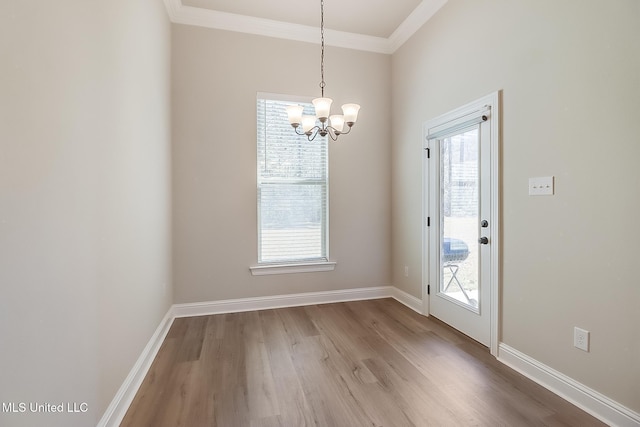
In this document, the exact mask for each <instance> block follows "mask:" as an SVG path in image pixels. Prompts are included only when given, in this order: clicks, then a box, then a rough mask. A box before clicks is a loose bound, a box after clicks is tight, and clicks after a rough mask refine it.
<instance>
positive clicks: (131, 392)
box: [97, 307, 174, 427]
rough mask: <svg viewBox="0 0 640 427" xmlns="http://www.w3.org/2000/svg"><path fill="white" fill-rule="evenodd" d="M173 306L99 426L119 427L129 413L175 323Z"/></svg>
mask: <svg viewBox="0 0 640 427" xmlns="http://www.w3.org/2000/svg"><path fill="white" fill-rule="evenodd" d="M172 308H173V307H170V308H169V311H167V314H165V316H164V318H163V319H162V320H161V321H160V325H158V328H157V329H156V331H155V332H154V333H153V336H152V337H151V339H150V340H149V342H148V343H147V346H146V347H145V348H144V350H142V354H140V357H138V360H137V361H136V363H135V365H133V368H132V369H131V371H130V372H129V375H127V378H125V380H124V382H123V383H122V386H120V389H119V390H118V392H117V393H116V395H115V397H114V398H113V400H112V401H111V404H110V405H109V407H108V408H107V410H106V411H105V413H104V415H103V416H102V418H101V419H100V421H99V422H98V426H97V427H117V426H119V425H120V423H121V422H122V419H123V418H124V416H125V414H126V413H127V409H129V405H131V402H132V401H133V398H134V397H135V395H136V393H137V392H138V389H139V388H140V386H141V385H142V381H143V380H144V377H145V376H146V375H147V372H148V371H149V368H150V367H151V364H152V363H153V360H154V359H155V357H156V355H157V354H158V351H159V350H160V346H162V343H163V341H164V339H165V337H166V336H167V333H168V332H169V328H170V327H171V324H172V323H173V319H174V316H173V311H172Z"/></svg>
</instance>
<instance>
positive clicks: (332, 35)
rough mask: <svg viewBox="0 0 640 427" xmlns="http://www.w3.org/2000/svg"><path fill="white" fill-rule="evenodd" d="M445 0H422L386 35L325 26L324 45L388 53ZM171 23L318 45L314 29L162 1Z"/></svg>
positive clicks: (406, 38) (173, 1) (167, 0)
mask: <svg viewBox="0 0 640 427" xmlns="http://www.w3.org/2000/svg"><path fill="white" fill-rule="evenodd" d="M446 2H447V0H428V1H427V0H423V1H422V2H421V3H420V4H419V5H418V7H416V9H415V10H414V11H413V12H411V14H410V15H409V16H408V17H407V19H405V21H404V22H403V23H402V24H400V26H399V27H398V28H397V29H396V30H395V31H394V32H393V34H392V35H391V36H390V37H389V38H384V37H374V36H368V35H365V34H357V33H350V32H345V31H337V30H331V29H325V44H326V45H328V46H335V47H343V48H347V49H356V50H363V51H368V52H376V53H384V54H392V53H393V52H395V51H396V49H398V48H399V47H400V46H402V44H403V43H404V42H406V41H407V40H408V39H409V38H410V37H411V36H412V35H413V34H414V33H415V32H416V31H417V30H418V29H419V28H420V27H422V25H424V23H426V22H427V21H428V20H429V19H430V18H431V17H432V16H433V15H434V14H435V13H436V12H437V11H438V9H440V8H441V7H442V5H444V4H445V3H446ZM164 4H165V7H166V9H167V13H168V15H169V19H170V20H171V22H173V23H176V24H185V25H196V26H199V27H206V28H214V29H218V30H226V31H235V32H240V33H248V34H255V35H260V36H267V37H276V38H281V39H287V40H295V41H301V42H306V43H314V44H319V40H318V28H316V27H311V26H308V25H299V24H292V23H289V22H282V21H275V20H271V19H263V18H256V17H252V16H245V15H238V14H235V13H228V12H220V11H217V10H210V9H203V8H198V7H192V6H185V5H183V4H182V0H164Z"/></svg>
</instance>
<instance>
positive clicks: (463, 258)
mask: <svg viewBox="0 0 640 427" xmlns="http://www.w3.org/2000/svg"><path fill="white" fill-rule="evenodd" d="M492 101H493V98H491V99H482V100H479V101H477V102H476V103H473V104H469V105H467V106H465V107H463V108H461V109H458V110H456V111H453V112H451V113H449V114H447V115H444V116H442V117H439V118H437V119H434V120H431V121H429V122H427V123H426V124H425V144H424V148H425V151H426V156H425V165H424V169H425V174H424V178H425V183H424V191H425V197H424V198H425V202H426V203H425V214H426V216H427V218H426V227H425V232H424V240H425V261H424V264H425V273H426V274H424V277H425V279H426V283H425V285H426V290H427V294H428V295H427V298H426V299H427V300H428V303H427V305H428V307H427V310H428V313H429V314H430V315H432V316H434V317H437V318H438V319H440V320H442V321H444V322H445V323H448V324H449V325H451V326H453V327H454V328H456V329H458V330H460V331H461V332H463V333H465V334H466V335H468V336H470V337H471V338H473V339H475V340H476V341H478V342H480V343H482V344H484V345H486V346H487V347H492V349H493V345H492V338H493V337H494V336H495V335H497V317H496V316H494V313H495V312H496V309H497V307H494V306H493V305H494V301H495V300H496V298H495V296H496V295H495V293H497V277H494V275H496V274H497V271H498V270H497V253H495V254H494V251H493V250H492V249H493V248H492V246H493V245H496V248H497V230H498V224H497V206H498V205H497V203H495V202H496V201H495V200H494V198H497V194H498V192H497V179H496V176H494V174H497V170H496V169H497V168H496V167H495V166H496V165H497V152H496V153H494V152H493V151H497V149H496V147H497V145H496V144H495V141H494V140H493V138H492V130H493V131H494V132H496V133H497V127H496V128H495V129H492V128H493V126H492V121H493V120H495V119H496V117H494V116H495V115H496V110H497V97H496V102H495V104H496V105H495V107H493V105H492V104H493V102H492ZM495 137H497V135H495ZM492 142H493V143H492ZM494 145H495V146H496V147H493V146H494ZM493 156H495V157H496V158H495V159H494V158H492V157H493ZM494 185H495V186H496V188H495V189H494V188H492V187H493V186H494ZM494 209H495V211H494ZM494 256H495V257H496V259H495V260H494V259H493V257H494ZM496 304H497V302H496ZM493 321H495V323H496V324H493ZM496 350H497V341H496Z"/></svg>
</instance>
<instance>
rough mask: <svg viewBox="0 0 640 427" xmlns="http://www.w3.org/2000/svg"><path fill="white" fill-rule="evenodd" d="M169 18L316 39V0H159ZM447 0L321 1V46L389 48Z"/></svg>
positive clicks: (361, 48)
mask: <svg viewBox="0 0 640 427" xmlns="http://www.w3.org/2000/svg"><path fill="white" fill-rule="evenodd" d="M164 1H165V5H166V7H167V11H168V12H169V17H170V18H171V21H172V22H175V23H180V24H189V25H198V26H203V27H209V28H217V29H222V30H228V31H238V32H244V33H250V34H259V35H264V36H270V37H278V38H285V39H291V40H298V41H305V42H311V43H319V42H320V33H319V27H320V0H313V1H312V0H305V1H301V0H274V1H265V0H164ZM446 1H447V0H325V5H324V11H325V13H324V15H325V16H324V19H325V43H326V44H327V45H332V46H339V47H346V48H352V49H359V50H366V51H372V52H380V53H393V52H394V51H395V50H396V49H397V48H398V47H400V46H401V45H402V44H403V43H404V42H405V41H406V40H407V39H409V37H411V35H412V34H413V33H414V32H415V31H417V30H418V29H419V28H420V27H421V26H422V25H423V24H424V23H425V22H427V21H428V20H429V18H431V17H432V16H433V15H434V14H435V13H436V12H437V11H438V9H440V7H442V5H444V3H446Z"/></svg>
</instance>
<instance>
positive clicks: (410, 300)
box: [391, 286, 424, 314]
mask: <svg viewBox="0 0 640 427" xmlns="http://www.w3.org/2000/svg"><path fill="white" fill-rule="evenodd" d="M391 296H392V297H393V299H395V300H396V301H398V302H399V303H402V304H404V305H406V306H407V307H409V308H410V309H412V310H413V311H415V312H416V313H418V314H424V313H423V309H424V308H423V307H424V306H423V304H422V300H421V299H420V298H418V297H414V296H413V295H410V294H408V293H406V292H405V291H403V290H400V289H398V288H396V287H395V286H391Z"/></svg>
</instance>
